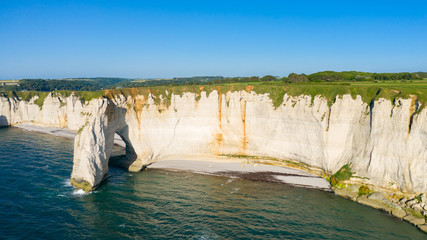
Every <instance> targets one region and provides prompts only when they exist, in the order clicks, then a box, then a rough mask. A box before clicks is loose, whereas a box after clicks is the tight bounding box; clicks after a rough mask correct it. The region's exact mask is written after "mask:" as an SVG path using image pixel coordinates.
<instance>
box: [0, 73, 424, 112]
mask: <svg viewBox="0 0 427 240" xmlns="http://www.w3.org/2000/svg"><path fill="white" fill-rule="evenodd" d="M213 90H217V91H219V92H221V93H226V92H228V91H240V90H247V91H254V92H256V93H258V94H264V93H268V94H269V95H270V98H271V99H272V101H273V105H274V106H275V107H278V106H280V105H281V104H282V101H283V96H284V94H285V93H287V94H288V95H290V96H300V95H310V96H312V97H314V96H317V95H320V96H322V97H324V98H325V99H326V100H327V101H328V104H329V105H331V104H332V103H333V102H334V101H335V98H336V97H337V96H338V97H341V96H343V95H345V94H350V95H351V96H352V97H353V98H356V96H357V95H360V96H361V97H362V100H363V101H364V102H366V103H368V104H369V103H370V102H371V101H372V99H378V98H381V97H382V98H385V99H388V100H391V101H393V100H394V99H396V98H410V97H411V95H413V96H417V98H418V100H419V101H420V102H421V103H422V104H423V105H425V104H424V103H426V102H427V80H426V79H424V80H414V81H404V82H403V81H384V82H372V81H369V82H368V81H367V82H339V83H338V82H335V83H333V82H331V83H328V82H321V83H282V82H264V83H256V84H253V83H248V84H245V83H233V84H218V85H186V86H158V87H140V88H133V89H130V88H124V89H112V90H103V91H98V92H75V94H76V95H78V96H80V98H81V99H82V101H90V100H91V99H93V98H99V97H109V98H111V97H113V96H114V95H119V94H123V95H125V96H135V95H138V94H140V95H141V94H142V95H145V96H147V95H148V94H149V93H151V94H153V95H154V96H159V95H163V98H164V100H165V101H166V102H168V101H169V100H170V96H171V93H172V92H173V93H174V94H179V95H181V94H182V93H184V92H194V93H200V92H202V91H206V92H207V93H208V94H209V93H210V92H211V91H213ZM166 91H167V92H168V94H166ZM72 92H73V91H57V93H58V94H60V95H62V96H69V95H70V94H71V93H72ZM3 94H5V95H8V96H10V95H15V96H17V97H19V98H21V99H24V100H29V99H30V97H32V96H35V95H39V96H40V95H43V97H45V96H46V95H45V93H41V92H15V93H11V92H6V93H3ZM43 99H44V98H43ZM155 100H156V102H157V103H158V102H160V99H159V98H155ZM167 105H168V104H167Z"/></svg>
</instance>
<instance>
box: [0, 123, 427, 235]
mask: <svg viewBox="0 0 427 240" xmlns="http://www.w3.org/2000/svg"><path fill="white" fill-rule="evenodd" d="M0 143H1V144H0V239H125V238H131V239H426V238H427V235H426V234H424V233H422V232H420V231H419V230H418V229H416V228H415V227H414V226H412V225H410V224H408V223H406V222H403V221H401V220H398V219H396V218H394V217H392V216H390V215H388V214H386V213H382V212H379V211H377V210H374V209H372V208H369V207H365V206H362V205H359V204H357V203H354V202H352V201H350V200H346V199H343V198H341V197H338V196H335V195H334V194H333V193H329V192H323V191H320V190H315V189H304V188H298V187H293V186H289V185H285V184H277V183H267V182H257V181H250V180H243V179H231V178H226V177H216V176H205V175H199V174H194V173H189V172H174V171H165V170H147V171H143V172H140V173H128V172H126V171H124V170H122V169H119V168H114V167H111V168H110V177H109V178H108V180H107V181H106V182H105V183H104V184H103V185H102V186H101V187H100V188H99V189H98V190H97V191H95V192H93V193H89V194H82V193H81V192H80V191H76V190H75V189H74V188H73V187H72V186H71V185H70V182H69V177H70V174H71V169H72V158H73V141H71V140H68V139H63V138H60V137H55V136H50V135H45V134H39V133H32V132H28V131H25V130H20V129H15V128H2V129H0ZM120 151H122V150H121V149H119V148H118V149H116V150H115V152H116V154H119V152H120Z"/></svg>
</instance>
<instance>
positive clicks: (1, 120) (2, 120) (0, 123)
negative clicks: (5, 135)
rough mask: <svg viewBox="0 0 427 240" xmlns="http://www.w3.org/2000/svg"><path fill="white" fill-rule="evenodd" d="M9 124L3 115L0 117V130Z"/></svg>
mask: <svg viewBox="0 0 427 240" xmlns="http://www.w3.org/2000/svg"><path fill="white" fill-rule="evenodd" d="M8 126H9V122H8V121H7V118H6V117H5V116H3V115H0V128H2V127H8Z"/></svg>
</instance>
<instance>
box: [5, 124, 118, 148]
mask: <svg viewBox="0 0 427 240" xmlns="http://www.w3.org/2000/svg"><path fill="white" fill-rule="evenodd" d="M11 127H15V128H20V129H23V130H27V131H30V132H37V133H45V134H49V135H54V136H57V137H63V138H67V139H72V140H74V137H75V136H76V135H77V131H73V130H70V129H68V128H56V127H48V126H42V125H35V124H31V123H21V124H15V125H12V126H11ZM114 144H115V145H118V146H120V147H123V148H125V147H126V143H125V142H124V141H123V140H122V139H121V138H120V136H119V135H117V134H115V135H114Z"/></svg>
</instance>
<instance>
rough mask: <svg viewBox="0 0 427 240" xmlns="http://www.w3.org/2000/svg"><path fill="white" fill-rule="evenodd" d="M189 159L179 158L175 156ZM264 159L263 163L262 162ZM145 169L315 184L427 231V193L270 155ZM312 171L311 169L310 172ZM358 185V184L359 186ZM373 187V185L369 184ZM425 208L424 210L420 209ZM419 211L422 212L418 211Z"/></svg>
mask: <svg viewBox="0 0 427 240" xmlns="http://www.w3.org/2000/svg"><path fill="white" fill-rule="evenodd" d="M11 127H16V128H20V129H23V130H27V131H32V132H38V133H44V134H50V135H54V136H58V137H64V138H68V139H74V137H75V135H76V134H77V132H76V131H73V130H69V129H66V128H54V127H48V126H41V125H34V124H31V123H22V124H16V125H13V126H11ZM114 144H116V145H118V146H121V147H126V144H125V143H124V142H123V141H122V140H121V138H120V137H119V136H118V135H117V134H116V135H115V137H114ZM184 158H185V159H188V160H178V159H184ZM263 163H265V164H263ZM147 169H163V170H171V171H190V172H193V173H197V174H205V175H214V176H225V177H231V178H234V177H235V178H242V179H248V180H254V181H266V182H272V183H281V184H289V185H292V186H296V187H305V188H314V189H319V190H324V191H330V192H333V193H334V194H335V195H338V196H341V197H343V198H347V199H349V200H352V201H354V202H356V203H358V204H362V205H365V206H369V207H372V208H374V209H377V210H380V211H383V212H386V213H388V214H390V215H392V216H394V217H397V218H399V219H401V220H403V221H406V222H408V223H411V224H412V225H414V226H416V227H417V229H419V230H421V231H422V232H425V233H427V223H426V219H427V217H426V216H422V213H427V210H426V209H427V204H426V205H425V207H424V208H425V209H424V210H420V211H418V210H416V212H418V213H415V212H414V206H415V205H420V204H423V203H424V202H427V197H426V195H425V194H424V195H423V197H422V198H423V200H422V201H421V202H419V201H418V202H417V201H415V200H416V199H417V198H418V197H419V196H416V197H403V198H402V199H403V200H404V201H402V199H400V200H399V201H396V200H395V199H390V197H389V196H388V195H389V194H387V193H386V192H383V191H381V190H380V189H378V188H377V189H374V190H375V191H373V192H371V193H368V194H365V193H364V194H362V195H360V194H358V190H357V188H355V186H359V185H361V183H359V182H352V181H346V182H347V183H345V184H344V185H345V186H344V187H339V186H332V187H331V185H330V183H329V181H327V180H326V179H324V178H323V177H320V176H321V174H320V172H319V171H316V169H314V171H313V169H309V168H304V169H302V168H298V167H295V166H292V165H291V166H289V164H286V163H281V162H278V161H277V160H274V159H272V160H271V161H269V160H268V159H267V161H254V160H252V161H250V160H249V159H245V160H243V159H239V158H236V157H232V156H230V157H215V156H206V157H191V156H188V157H186V156H182V157H175V158H166V159H162V160H160V161H158V162H155V163H152V164H151V165H149V166H147ZM310 172H311V173H310ZM362 184H363V183H362ZM359 187H360V186H359ZM372 187H375V186H372ZM423 211H424V212H423ZM420 214H421V215H420Z"/></svg>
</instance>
